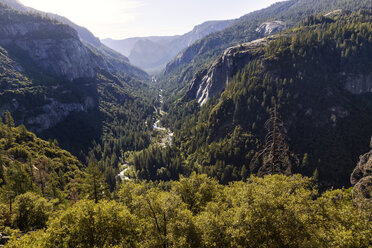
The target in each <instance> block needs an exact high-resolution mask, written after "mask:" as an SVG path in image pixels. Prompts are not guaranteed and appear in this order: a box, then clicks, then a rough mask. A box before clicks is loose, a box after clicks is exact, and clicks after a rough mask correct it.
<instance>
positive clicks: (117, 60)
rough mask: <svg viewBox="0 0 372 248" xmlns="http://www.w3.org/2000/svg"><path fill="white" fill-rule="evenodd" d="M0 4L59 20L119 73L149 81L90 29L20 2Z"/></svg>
mask: <svg viewBox="0 0 372 248" xmlns="http://www.w3.org/2000/svg"><path fill="white" fill-rule="evenodd" d="M0 3H4V4H6V5H8V6H11V7H12V8H14V9H16V10H18V11H22V12H30V13H34V14H41V15H43V16H47V17H49V18H51V19H54V20H57V21H59V22H61V23H64V24H66V25H68V26H70V27H72V28H73V29H75V30H76V31H77V34H78V36H79V38H80V40H81V41H83V42H84V43H85V44H87V45H88V46H90V47H91V48H93V50H94V52H95V53H97V54H99V55H100V56H101V57H103V58H104V59H105V61H106V62H107V63H108V64H110V66H111V67H112V68H114V69H115V70H118V71H122V72H124V73H126V74H128V75H131V76H133V77H137V78H138V79H146V80H147V79H148V76H147V74H146V73H145V72H143V71H141V70H140V69H138V68H136V67H133V66H132V65H130V63H129V60H128V58H127V57H125V56H123V55H122V54H120V53H118V52H115V51H114V50H111V49H110V48H108V47H106V46H105V45H103V44H102V43H101V42H100V40H99V39H98V38H97V37H95V36H94V35H93V34H92V33H91V32H90V31H89V30H88V29H86V28H84V27H81V26H79V25H77V24H75V23H73V22H72V21H70V20H69V19H67V18H65V17H63V16H60V15H56V14H52V13H45V12H42V11H39V10H36V9H33V8H29V7H26V6H24V5H23V4H21V3H20V2H19V1H18V0H0Z"/></svg>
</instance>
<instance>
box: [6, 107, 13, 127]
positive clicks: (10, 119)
mask: <svg viewBox="0 0 372 248" xmlns="http://www.w3.org/2000/svg"><path fill="white" fill-rule="evenodd" d="M5 124H6V125H7V126H8V127H14V126H15V124H14V119H13V117H12V115H11V114H10V112H9V111H6V112H5Z"/></svg>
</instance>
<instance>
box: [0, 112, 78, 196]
mask: <svg viewBox="0 0 372 248" xmlns="http://www.w3.org/2000/svg"><path fill="white" fill-rule="evenodd" d="M5 121H6V125H5V124H3V123H2V120H0V179H1V186H2V189H1V194H2V198H3V200H4V193H6V192H7V191H8V192H7V193H8V195H6V196H5V197H8V198H9V199H8V202H9V201H10V202H12V201H13V200H14V198H15V197H16V196H17V195H18V194H23V193H25V192H26V191H40V193H42V194H43V195H44V196H45V197H48V198H58V199H59V200H60V201H61V202H62V201H65V200H67V199H70V197H71V196H72V193H73V191H74V190H76V188H74V185H73V184H74V181H75V180H77V179H78V178H80V177H81V175H82V171H81V169H82V167H83V165H82V164H81V163H80V162H79V161H78V160H77V158H76V157H74V156H72V155H71V154H70V153H69V152H67V151H65V150H62V149H60V148H59V147H58V144H57V143H56V142H55V141H54V142H53V141H50V142H47V141H44V140H42V139H40V138H37V137H36V135H35V134H33V133H30V132H28V131H27V130H26V128H25V127H24V126H18V127H14V126H13V124H14V123H12V119H11V117H10V118H9V115H7V116H6V118H5ZM10 193H11V194H10Z"/></svg>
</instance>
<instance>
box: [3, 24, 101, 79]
mask: <svg viewBox="0 0 372 248" xmlns="http://www.w3.org/2000/svg"><path fill="white" fill-rule="evenodd" d="M43 33H46V34H47V35H45V36H43V35H42V34H43ZM53 34H55V35H56V37H54V36H53ZM57 36H58V37H57ZM0 45H1V46H4V47H9V46H13V47H14V46H16V47H17V48H19V49H21V50H22V51H23V52H25V53H26V54H27V55H28V56H29V57H30V59H31V60H32V61H33V62H35V63H36V64H37V65H39V66H40V67H41V68H42V69H44V70H47V71H50V72H52V73H54V74H56V75H58V76H63V77H66V78H67V79H69V80H73V79H77V78H93V77H94V76H95V72H94V68H95V67H96V65H97V63H96V62H95V61H94V59H93V56H92V54H91V53H90V52H89V51H88V49H86V47H85V46H84V45H83V43H82V42H81V41H80V39H79V37H78V35H77V33H76V31H75V30H73V29H72V28H70V27H69V26H67V25H63V24H59V23H52V22H45V23H42V22H26V23H12V24H0Z"/></svg>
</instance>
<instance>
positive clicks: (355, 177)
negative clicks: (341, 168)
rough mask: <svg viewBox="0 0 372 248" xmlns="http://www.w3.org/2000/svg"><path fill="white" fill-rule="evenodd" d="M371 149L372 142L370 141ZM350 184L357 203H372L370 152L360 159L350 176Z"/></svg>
mask: <svg viewBox="0 0 372 248" xmlns="http://www.w3.org/2000/svg"><path fill="white" fill-rule="evenodd" d="M371 149H372V140H371ZM350 181H351V184H352V185H353V186H354V191H353V192H354V197H355V199H357V200H358V201H360V200H365V199H367V200H370V201H372V151H370V152H368V153H366V154H364V155H363V156H361V157H360V161H359V163H358V165H357V167H356V168H355V169H354V171H353V173H352V175H351V179H350Z"/></svg>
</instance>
